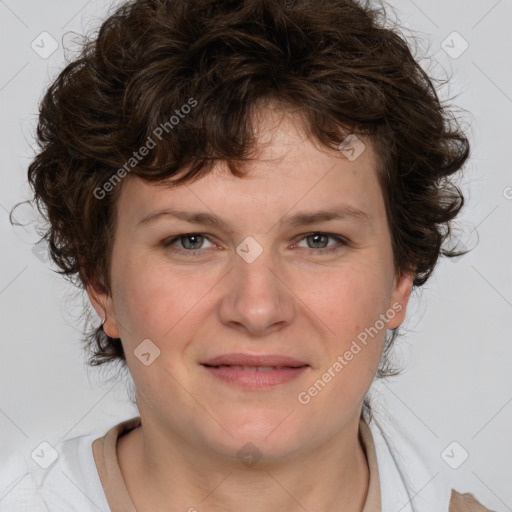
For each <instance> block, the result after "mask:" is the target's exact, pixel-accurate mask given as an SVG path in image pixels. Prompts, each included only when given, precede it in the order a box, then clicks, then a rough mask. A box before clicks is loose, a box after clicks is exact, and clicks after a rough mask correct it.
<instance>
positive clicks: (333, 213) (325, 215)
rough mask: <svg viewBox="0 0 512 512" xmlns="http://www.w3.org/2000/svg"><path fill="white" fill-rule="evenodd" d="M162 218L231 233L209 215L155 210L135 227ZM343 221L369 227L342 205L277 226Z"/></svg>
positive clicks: (285, 220) (291, 217)
mask: <svg viewBox="0 0 512 512" xmlns="http://www.w3.org/2000/svg"><path fill="white" fill-rule="evenodd" d="M163 217H173V218H176V219H179V220H183V221H186V222H190V223H193V224H203V225H205V226H211V227H215V228H218V229H221V230H224V231H226V232H228V233H232V232H233V229H232V228H231V226H230V225H229V224H228V223H227V222H226V221H224V220H223V219H221V218H220V217H217V216H216V215H213V214H211V213H207V212H190V211H181V210H168V209H164V210H157V211H154V212H152V213H150V214H149V215H147V216H146V217H144V218H143V219H141V220H140V221H139V222H138V223H137V227H140V226H143V225H147V224H149V223H151V222H155V221H156V220H158V219H161V218H163ZM343 219H349V220H353V221H356V222H358V223H366V224H369V225H370V226H371V217H370V215H369V214H368V213H366V212H364V211H362V210H360V209H359V208H355V207H353V206H349V205H344V206H342V207H341V208H331V209H323V210H315V211H303V212H299V213H295V214H293V215H288V216H284V217H282V218H281V220H280V221H279V222H278V223H277V224H279V225H281V226H282V225H288V226H290V227H298V226H306V225H310V224H316V223H317V222H326V221H331V220H343Z"/></svg>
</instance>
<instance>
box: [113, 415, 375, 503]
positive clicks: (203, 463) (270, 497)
mask: <svg viewBox="0 0 512 512" xmlns="http://www.w3.org/2000/svg"><path fill="white" fill-rule="evenodd" d="M159 427H160V426H159V425H158V424H155V423H152V422H147V421H143V425H142V427H141V428H138V429H135V430H133V431H131V432H130V433H129V434H127V435H125V436H123V437H122V438H121V439H120V440H119V443H118V457H119V463H120V466H121V472H122V474H123V478H124V480H125V483H126V486H127V489H128V492H129V493H130V496H131V498H132V501H133V503H134V505H135V507H136V509H137V511H138V512H145V511H152V512H160V511H164V510H165V511H166V512H168V511H169V510H176V511H178V510H181V511H190V512H194V510H197V512H202V510H208V511H211V512H220V511H223V512H226V511H235V510H244V511H246V512H261V510H282V511H285V512H288V511H289V512H292V511H293V512H295V511H304V510H315V511H319V512H320V511H322V512H323V511H327V510H329V511H332V510H343V511H345V512H361V511H362V509H363V506H364V503H365V500H366V495H367V492H368V483H369V470H368V464H367V461H366V456H365V453H364V449H363V447H362V445H361V441H360V438H359V435H358V427H359V420H358V421H357V425H352V424H351V425H347V428H346V429H345V430H344V431H343V432H340V433H339V434H337V435H336V436H335V437H334V438H332V439H330V440H329V441H328V442H326V443H324V444H323V445H320V446H318V447H317V448H316V449H315V450H313V451H312V452H309V453H301V454H300V455H295V456H290V457H289V458H287V459H286V460H282V459H280V460H266V459H265V458H263V459H261V460H259V461H258V462H257V463H255V464H254V465H253V466H252V467H248V466H244V465H243V464H241V462H240V461H239V460H237V459H235V458H229V457H225V456H222V455H219V454H218V453H213V452H211V451H208V450H207V449H204V447H200V446H197V445H195V446H192V445H190V444H189V443H188V442H187V441H186V440H184V439H183V438H180V437H179V436H177V435H170V433H169V430H165V433H164V430H163V429H162V428H159ZM171 506H172V509H170V507H171Z"/></svg>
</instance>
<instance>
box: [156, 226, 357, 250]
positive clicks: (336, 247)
mask: <svg viewBox="0 0 512 512" xmlns="http://www.w3.org/2000/svg"><path fill="white" fill-rule="evenodd" d="M313 235H321V236H326V237H328V238H332V239H335V240H336V241H337V242H338V243H339V244H340V245H334V246H332V247H324V248H320V249H311V248H304V247H302V249H306V250H307V251H308V252H311V253H317V254H318V253H320V254H326V253H327V254H329V253H336V252H338V251H340V250H341V249H343V248H344V247H345V246H346V245H348V240H347V239H345V238H343V237H341V236H339V235H334V234H332V233H324V232H322V231H312V232H311V233H307V234H305V235H302V237H301V238H300V239H299V240H298V241H297V242H296V243H299V242H301V241H302V240H304V239H305V238H307V237H309V236H313ZM187 236H201V237H204V238H206V239H207V240H209V241H210V242H211V240H210V239H209V238H208V236H207V235H205V234H203V233H183V234H181V235H177V236H175V237H172V238H169V239H167V240H164V241H163V242H162V245H163V247H164V248H165V249H167V250H169V251H171V252H175V253H181V254H183V253H186V254H187V256H195V255H197V254H198V253H200V252H202V251H203V249H181V248H179V247H175V246H173V245H172V244H174V242H177V241H179V240H180V239H182V238H186V237H187Z"/></svg>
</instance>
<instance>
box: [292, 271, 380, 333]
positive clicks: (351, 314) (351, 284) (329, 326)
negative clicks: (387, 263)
mask: <svg viewBox="0 0 512 512" xmlns="http://www.w3.org/2000/svg"><path fill="white" fill-rule="evenodd" d="M388 281H389V279H388V278H387V274H386V273H385V270H384V269H383V268H379V267H376V266H375V265H369V264H368V263H366V264H353V265H346V266H343V267H337V268H331V269H329V271H325V272H322V273H316V274H315V275H314V276H313V275H312V276H310V277H309V278H307V279H306V280H305V279H304V275H302V276H301V277H300V279H299V280H298V281H297V284H296V288H295V290H297V295H298V296H299V297H300V298H301V299H302V300H303V302H304V304H306V306H307V307H308V309H309V310H310V311H312V312H313V314H314V316H316V317H317V318H318V319H319V320H321V321H322V325H323V328H325V330H326V334H327V335H328V336H330V337H334V338H335V339H336V340H339V342H340V343H342V342H343V343H344V342H347V340H349V339H353V338H354V337H356V336H357V335H358V334H359V333H360V332H361V331H363V330H364V329H365V328H366V327H370V326H372V325H374V324H375V322H376V320H378V319H379V315H380V314H381V313H384V312H385V308H386V307H387V306H388V302H387V301H388V300H389V289H388V287H389V284H388Z"/></svg>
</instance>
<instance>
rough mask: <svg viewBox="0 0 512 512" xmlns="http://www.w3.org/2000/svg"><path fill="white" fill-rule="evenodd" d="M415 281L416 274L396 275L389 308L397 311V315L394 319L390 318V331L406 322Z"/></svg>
mask: <svg viewBox="0 0 512 512" xmlns="http://www.w3.org/2000/svg"><path fill="white" fill-rule="evenodd" d="M413 281H414V274H410V273H404V274H402V275H401V276H396V275H395V279H394V282H393V290H392V293H391V301H390V304H389V308H390V310H393V311H395V312H396V314H395V316H394V317H393V318H391V317H390V319H389V321H388V326H387V328H388V329H396V328H397V327H398V326H399V325H400V324H401V323H402V322H403V321H404V319H405V314H406V312H407V304H408V303H409V297H410V296H411V292H412V286H413Z"/></svg>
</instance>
